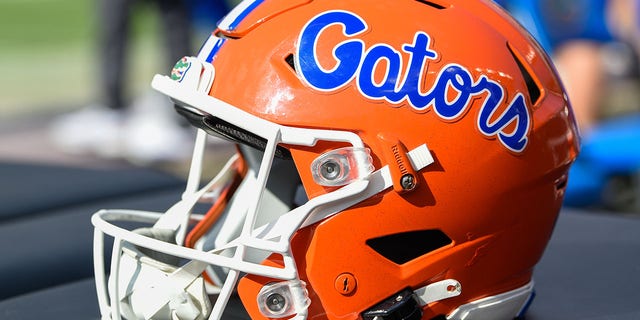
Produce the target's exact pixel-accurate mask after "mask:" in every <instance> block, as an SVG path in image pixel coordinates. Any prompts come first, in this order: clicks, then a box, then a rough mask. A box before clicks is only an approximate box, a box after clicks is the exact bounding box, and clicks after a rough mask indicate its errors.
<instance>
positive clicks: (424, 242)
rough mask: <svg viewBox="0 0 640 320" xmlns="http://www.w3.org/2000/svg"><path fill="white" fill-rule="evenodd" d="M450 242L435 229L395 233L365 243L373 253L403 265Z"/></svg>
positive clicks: (442, 233)
mask: <svg viewBox="0 0 640 320" xmlns="http://www.w3.org/2000/svg"><path fill="white" fill-rule="evenodd" d="M451 242H452V241H451V239H450V238H449V237H448V236H447V235H446V234H444V232H442V231H440V230H437V229H432V230H419V231H410V232H403V233H396V234H392V235H388V236H383V237H379V238H374V239H369V240H367V241H366V243H367V245H368V246H369V247H371V248H372V249H373V250H375V252H377V253H378V254H380V255H381V256H383V257H385V258H387V259H389V260H391V261H393V262H394V263H396V264H405V263H407V262H409V261H411V260H414V259H416V258H418V257H421V256H423V255H425V254H427V253H429V252H432V251H434V250H436V249H439V248H442V247H444V246H446V245H448V244H450V243H451Z"/></svg>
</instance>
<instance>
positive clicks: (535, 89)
mask: <svg viewBox="0 0 640 320" xmlns="http://www.w3.org/2000/svg"><path fill="white" fill-rule="evenodd" d="M507 48H509V52H510V53H511V56H512V57H513V60H515V61H516V64H517V65H518V69H520V73H522V77H523V78H524V81H525V83H526V84H527V91H528V93H529V99H531V105H534V106H535V105H536V104H538V100H540V96H541V95H542V93H541V90H540V87H539V86H538V84H537V83H536V81H535V80H534V79H533V76H532V75H531V73H530V72H529V70H527V68H526V67H525V66H524V64H523V63H522V60H521V58H520V56H519V55H518V54H516V52H515V51H514V49H513V48H512V47H511V45H510V44H509V43H507Z"/></svg>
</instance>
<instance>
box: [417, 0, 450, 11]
mask: <svg viewBox="0 0 640 320" xmlns="http://www.w3.org/2000/svg"><path fill="white" fill-rule="evenodd" d="M416 1H418V2H420V3H423V4H426V5H428V6H431V7H434V8H436V9H438V10H442V9H446V8H447V7H445V6H443V5H441V4H437V3H435V2H433V1H426V0H416Z"/></svg>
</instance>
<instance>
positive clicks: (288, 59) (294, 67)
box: [284, 53, 296, 72]
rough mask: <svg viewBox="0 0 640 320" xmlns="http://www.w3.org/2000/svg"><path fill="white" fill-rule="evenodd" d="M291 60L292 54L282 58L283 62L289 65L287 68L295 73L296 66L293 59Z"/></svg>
mask: <svg viewBox="0 0 640 320" xmlns="http://www.w3.org/2000/svg"><path fill="white" fill-rule="evenodd" d="M293 58H294V57H293V53H289V55H288V56H286V57H285V58H284V61H285V62H286V63H287V64H288V65H289V67H291V69H292V70H293V71H294V72H295V71H296V64H295V62H294V59H293Z"/></svg>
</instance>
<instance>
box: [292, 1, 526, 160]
mask: <svg viewBox="0 0 640 320" xmlns="http://www.w3.org/2000/svg"><path fill="white" fill-rule="evenodd" d="M333 25H340V26H342V27H343V34H344V35H345V37H347V39H346V40H344V41H342V42H340V43H338V44H337V45H336V46H335V47H334V48H333V56H334V58H335V59H336V61H337V64H336V65H335V66H334V67H333V68H331V69H327V68H325V67H323V66H322V65H321V64H320V62H319V59H318V53H317V50H316V48H317V44H318V39H319V37H320V36H321V34H322V33H323V32H324V30H326V29H327V28H328V27H330V26H333ZM367 29H368V26H367V23H366V22H365V21H364V19H362V18H361V17H360V16H358V15H356V14H355V13H352V12H348V11H342V10H334V11H327V12H323V13H321V14H319V15H317V16H315V17H314V18H313V19H311V20H310V21H309V22H308V23H307V24H306V25H305V26H304V28H303V29H302V31H301V32H300V36H299V39H298V47H297V52H296V55H295V64H296V70H298V73H299V75H300V77H301V78H302V80H303V82H305V83H306V84H307V85H309V86H310V87H312V88H313V89H315V90H317V91H322V92H335V91H337V90H339V89H341V88H342V87H344V86H346V85H348V84H349V83H351V82H352V80H354V79H355V85H356V87H357V89H358V91H359V92H360V94H362V96H364V97H366V98H368V99H372V100H384V101H386V102H388V103H391V104H396V105H400V104H402V103H405V102H406V103H408V104H409V105H410V106H411V108H413V109H414V110H416V111H426V110H428V109H429V108H432V109H433V110H434V111H435V113H436V114H437V115H438V117H439V118H441V119H442V120H445V121H452V120H457V119H459V118H461V117H462V116H464V115H465V114H466V111H467V109H468V108H469V106H470V104H471V100H472V99H473V98H474V97H477V96H480V95H484V94H487V96H486V98H485V99H484V102H483V104H482V106H481V107H480V112H479V116H478V121H477V125H478V129H479V131H480V132H481V133H482V134H484V135H485V136H486V137H488V138H492V137H496V136H497V138H498V140H499V141H500V142H501V143H502V144H503V145H504V146H505V147H506V148H507V149H509V150H511V151H513V152H522V151H524V149H525V148H526V146H527V141H528V138H527V135H528V132H529V127H530V122H531V116H530V114H529V110H528V108H527V106H526V103H525V99H524V96H523V95H522V94H520V93H518V94H516V95H515V97H514V98H513V100H512V101H511V102H510V103H509V105H508V107H507V109H506V111H504V112H502V114H500V115H497V118H494V117H496V115H495V113H496V110H497V109H498V107H499V106H500V105H502V104H503V103H504V100H505V90H504V88H503V87H502V85H501V84H500V83H498V82H496V81H494V80H491V79H489V78H488V77H487V76H486V75H482V76H480V77H479V78H478V79H475V80H474V77H473V75H472V74H471V72H469V70H467V68H465V67H464V66H462V65H459V64H455V63H451V64H448V65H446V66H444V67H443V68H442V69H441V70H440V72H439V73H438V76H437V78H436V80H435V81H434V85H433V86H432V87H431V89H429V90H428V91H427V92H421V90H420V84H421V83H422V82H423V79H422V78H423V75H424V74H425V73H426V72H424V70H425V68H426V64H427V61H428V60H436V59H437V58H438V53H437V52H436V51H435V50H433V49H431V48H430V44H431V37H430V36H429V34H427V33H426V32H423V31H418V32H416V33H415V35H414V37H413V41H412V43H410V44H405V45H403V46H402V51H404V52H405V53H407V54H408V55H409V61H408V62H405V61H403V57H402V54H401V53H400V51H399V50H397V49H396V48H393V47H392V46H390V45H389V44H386V43H378V44H375V45H373V46H371V47H369V48H365V44H364V41H362V40H361V39H358V38H356V37H357V36H358V35H360V34H362V33H363V32H365V31H366V30H367ZM382 60H385V61H386V62H387V66H386V74H385V76H384V78H383V79H382V81H376V80H375V79H374V72H375V70H376V68H377V66H378V63H380V62H381V61H382ZM405 65H406V67H405ZM451 90H453V92H455V93H456V96H455V98H454V99H453V100H451V99H450V98H449V93H450V92H451ZM492 119H495V120H493V121H492ZM512 123H515V129H513V128H512V127H511V126H510V125H511V124H512ZM507 127H509V128H511V129H509V130H508V129H507Z"/></svg>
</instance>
